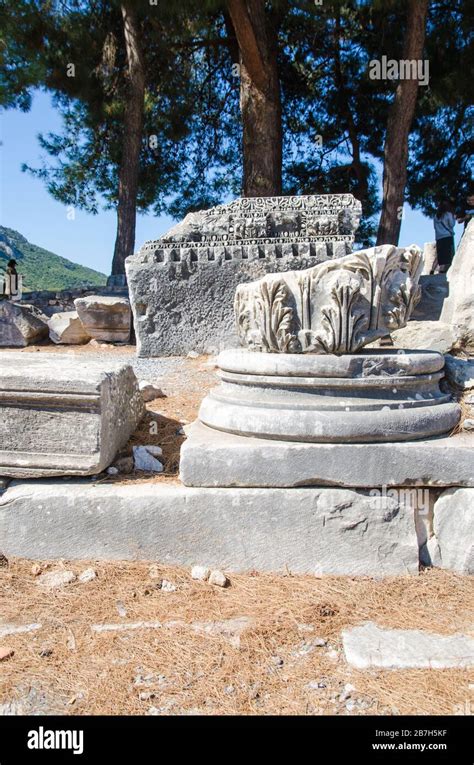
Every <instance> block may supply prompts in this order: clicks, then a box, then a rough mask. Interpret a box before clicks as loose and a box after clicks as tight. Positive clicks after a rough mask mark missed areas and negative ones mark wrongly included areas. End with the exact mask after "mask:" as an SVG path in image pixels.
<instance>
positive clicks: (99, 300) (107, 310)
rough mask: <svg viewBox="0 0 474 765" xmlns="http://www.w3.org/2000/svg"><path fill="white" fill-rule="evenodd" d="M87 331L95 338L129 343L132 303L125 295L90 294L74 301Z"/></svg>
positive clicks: (110, 341)
mask: <svg viewBox="0 0 474 765" xmlns="http://www.w3.org/2000/svg"><path fill="white" fill-rule="evenodd" d="M74 305H75V306H76V310H77V313H78V314H79V318H80V320H81V322H82V324H83V325H84V329H85V331H86V332H87V333H88V334H89V335H90V337H92V338H94V339H95V340H102V341H105V342H109V343H128V341H129V340H130V320H131V310H130V303H129V301H128V300H127V298H124V297H111V296H107V295H103V296H101V295H90V296H88V297H81V298H76V300H75V301H74Z"/></svg>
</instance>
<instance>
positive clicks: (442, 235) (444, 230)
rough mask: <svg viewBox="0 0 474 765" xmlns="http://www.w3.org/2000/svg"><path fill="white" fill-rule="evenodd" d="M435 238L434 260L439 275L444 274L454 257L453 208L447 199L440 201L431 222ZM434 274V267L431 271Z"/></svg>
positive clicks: (454, 222) (454, 219) (454, 220)
mask: <svg viewBox="0 0 474 765" xmlns="http://www.w3.org/2000/svg"><path fill="white" fill-rule="evenodd" d="M433 223H434V230H435V238H436V260H437V263H438V271H439V273H440V274H444V273H446V271H447V270H448V268H449V267H450V265H451V263H452V261H453V257H454V226H455V224H456V218H455V217H454V206H453V204H452V203H451V202H450V200H449V199H443V200H441V202H440V204H439V206H438V209H437V210H436V215H435V217H434V220H433ZM431 273H434V266H433V269H432V271H431Z"/></svg>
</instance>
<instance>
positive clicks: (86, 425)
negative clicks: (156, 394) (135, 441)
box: [0, 352, 144, 477]
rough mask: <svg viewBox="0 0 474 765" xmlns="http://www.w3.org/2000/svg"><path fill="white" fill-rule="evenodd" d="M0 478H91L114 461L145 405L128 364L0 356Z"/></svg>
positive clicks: (49, 355) (56, 356)
mask: <svg viewBox="0 0 474 765" xmlns="http://www.w3.org/2000/svg"><path fill="white" fill-rule="evenodd" d="M0 408H1V412H2V416H1V419H0V475H1V476H13V477H40V476H54V475H90V474H94V473H99V472H101V471H102V470H104V469H105V468H106V467H108V465H110V463H111V462H112V460H113V458H114V456H115V454H116V452H117V451H118V449H120V448H121V447H122V446H124V445H125V444H126V442H127V441H128V439H129V437H130V435H131V434H132V433H133V431H134V430H135V428H136V427H137V425H138V423H139V421H140V419H141V417H142V415H143V413H144V403H143V399H142V396H141V394H140V391H139V388H138V382H137V379H136V377H135V374H134V372H133V369H132V368H131V367H130V366H129V365H127V364H121V363H114V362H105V361H103V360H101V361H99V360H93V359H90V358H87V359H85V358H84V357H80V358H79V357H76V356H71V355H69V354H56V353H54V354H52V353H37V354H31V353H28V354H24V353H14V352H11V353H5V352H4V353H2V354H0Z"/></svg>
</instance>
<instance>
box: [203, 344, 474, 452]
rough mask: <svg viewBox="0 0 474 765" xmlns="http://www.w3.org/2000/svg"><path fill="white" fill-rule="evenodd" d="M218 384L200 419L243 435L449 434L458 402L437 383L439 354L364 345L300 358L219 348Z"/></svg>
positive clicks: (315, 438)
mask: <svg viewBox="0 0 474 765" xmlns="http://www.w3.org/2000/svg"><path fill="white" fill-rule="evenodd" d="M218 367H219V377H220V379H221V383H220V385H219V386H218V387H217V388H215V389H214V390H212V391H211V392H210V394H209V395H208V396H207V397H206V398H205V399H204V401H203V402H202V405H201V409H200V412H199V420H200V421H201V423H203V424H204V425H207V426H208V427H209V428H213V429H215V430H219V431H225V432H228V433H233V434H235V435H241V436H253V437H257V438H265V439H276V440H282V441H301V442H315V443H327V442H329V443H348V442H349V443H366V442H370V443H374V442H384V441H385V442H396V441H411V440H416V439H425V438H430V437H433V436H439V435H441V434H444V433H448V432H449V431H451V430H452V429H453V428H454V427H455V426H456V424H457V423H458V421H459V418H460V407H459V406H458V404H456V403H455V402H453V401H452V400H451V398H450V396H449V395H448V394H445V393H443V392H442V391H441V390H440V388H439V382H440V380H441V378H442V377H443V375H444V372H443V367H444V357H443V356H442V355H441V354H440V353H435V352H431V351H398V352H393V351H392V350H388V351H383V350H366V351H364V352H361V353H357V354H347V355H342V356H336V355H311V354H306V355H301V354H282V353H279V354H276V353H275V354H272V353H258V352H252V351H246V350H232V351H224V352H223V353H221V354H220V356H219V358H218Z"/></svg>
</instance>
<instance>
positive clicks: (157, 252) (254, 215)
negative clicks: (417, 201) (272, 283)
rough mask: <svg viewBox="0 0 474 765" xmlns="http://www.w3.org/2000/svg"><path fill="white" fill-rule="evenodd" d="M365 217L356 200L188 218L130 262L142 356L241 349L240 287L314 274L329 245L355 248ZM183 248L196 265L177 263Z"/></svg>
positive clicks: (306, 201)
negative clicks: (236, 315) (300, 272)
mask: <svg viewBox="0 0 474 765" xmlns="http://www.w3.org/2000/svg"><path fill="white" fill-rule="evenodd" d="M360 212H361V207H360V202H358V201H357V200H356V199H355V198H354V197H353V196H352V195H351V194H330V195H309V196H298V197H264V198H251V199H248V198H247V199H236V200H234V201H233V202H231V203H230V204H226V205H219V206H218V207H214V208H211V209H210V210H202V211H200V212H195V213H190V214H189V215H187V216H186V218H185V219H184V221H182V222H181V223H179V224H178V225H177V226H174V227H173V228H172V229H171V230H170V231H168V232H167V233H166V234H164V235H163V236H162V237H160V239H156V240H153V241H150V242H146V243H145V244H144V245H143V247H142V248H141V249H140V251H139V252H138V253H137V254H135V255H133V256H131V257H129V258H127V260H126V263H125V268H126V271H127V280H128V284H129V288H130V300H131V303H132V310H133V314H134V320H135V329H136V335H137V349H138V354H139V356H160V355H178V354H183V355H185V354H186V353H188V352H189V351H190V350H197V351H199V352H200V353H204V352H206V350H207V348H208V347H209V338H210V337H212V344H213V346H214V347H215V348H217V349H218V350H222V349H224V348H231V347H232V346H235V345H237V343H238V340H237V334H236V331H235V327H234V320H233V304H234V293H235V290H236V288H237V286H238V285H239V284H242V283H244V282H250V281H253V280H254V279H258V278H259V277H262V276H264V275H265V274H268V273H272V272H283V271H288V270H289V269H304V268H308V267H309V266H314V264H315V262H317V261H318V260H319V259H321V260H323V259H326V258H327V247H326V244H325V242H326V241H330V240H332V239H335V240H337V241H338V244H339V243H341V242H342V244H343V245H344V247H345V248H346V249H347V248H350V247H351V246H352V243H353V241H354V232H355V230H356V228H357V225H358V222H359V217H360ZM177 246H180V247H181V250H183V249H184V248H188V249H189V250H190V251H191V250H193V251H196V252H197V254H198V257H197V259H196V260H193V259H192V258H190V259H189V262H186V264H184V263H181V264H176V263H173V262H171V261H170V259H169V253H170V252H171V251H172V250H173V248H176V247H177ZM224 250H225V253H226V255H228V254H230V255H231V257H230V259H228V258H227V257H223V255H222V253H223V252H224ZM282 251H283V252H282ZM338 251H342V249H341V248H340V250H338ZM316 252H317V255H316ZM310 253H311V254H310ZM313 253H314V254H313ZM315 255H316V257H315ZM178 265H180V268H178V267H177V266H178ZM181 266H183V267H181ZM184 266H185V267H184Z"/></svg>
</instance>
